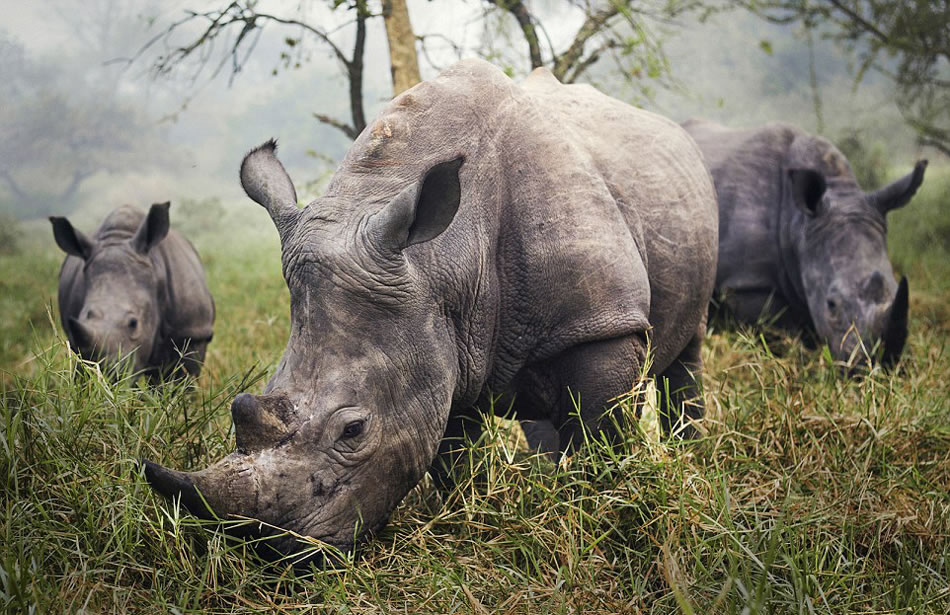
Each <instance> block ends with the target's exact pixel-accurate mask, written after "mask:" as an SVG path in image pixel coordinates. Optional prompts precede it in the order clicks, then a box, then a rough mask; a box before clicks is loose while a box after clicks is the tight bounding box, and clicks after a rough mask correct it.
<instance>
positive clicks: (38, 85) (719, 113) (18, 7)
mask: <svg viewBox="0 0 950 615" xmlns="http://www.w3.org/2000/svg"><path fill="white" fill-rule="evenodd" d="M263 4H266V5H267V10H268V11H270V12H271V13H273V14H275V15H284V16H287V17H288V18H296V19H304V20H306V21H308V22H309V23H318V24H320V26H322V27H324V28H325V29H326V30H328V31H330V32H331V36H332V38H333V40H334V41H335V42H336V44H338V45H339V46H340V47H341V48H344V49H347V48H349V46H351V45H352V40H351V39H352V37H353V33H352V28H350V27H347V26H348V24H350V23H351V21H352V16H351V15H349V14H347V11H343V10H337V11H334V10H332V9H331V4H330V3H318V2H311V3H300V2H297V1H280V0H271V1H270V2H261V3H259V6H262V5H263ZM223 5H226V3H221V2H207V1H202V0H195V1H187V0H180V1H175V2H156V1H154V0H132V1H125V2H122V1H118V0H88V1H87V2H84V3H82V4H77V3H74V2H66V1H65V0H45V1H41V2H30V3H25V2H15V1H13V0H0V7H2V12H3V14H4V15H5V17H6V19H5V20H4V22H3V24H2V25H0V88H2V91H3V95H2V98H0V224H7V225H9V224H14V222H13V221H12V220H13V219H17V220H21V221H26V220H33V219H39V218H43V217H45V216H48V215H52V214H56V215H66V214H69V215H71V216H72V217H73V218H74V220H75V221H76V222H77V225H78V226H80V227H81V228H84V229H88V230H89V231H91V230H93V229H94V228H95V226H96V225H97V224H98V222H99V220H100V219H101V218H102V216H103V215H104V214H105V213H106V212H107V211H109V210H111V209H113V208H114V207H116V206H118V205H121V204H123V203H131V204H135V205H138V206H140V207H147V206H148V205H149V204H151V203H153V202H161V201H166V200H170V201H172V220H173V222H174V221H175V217H176V207H175V206H176V204H182V203H191V204H192V205H194V204H195V203H205V204H208V205H207V206H208V207H210V208H214V210H215V211H219V212H227V213H229V214H230V213H234V212H238V213H240V212H244V211H246V212H248V213H249V214H250V212H252V211H253V212H256V211H257V209H258V208H257V206H256V205H255V204H253V203H252V202H251V201H250V200H249V199H248V198H247V197H245V196H244V195H243V192H242V191H241V188H240V184H239V182H238V166H239V164H240V161H241V158H242V157H243V155H244V153H245V152H246V151H247V150H249V149H250V148H252V147H254V146H255V145H257V144H259V143H261V142H262V141H264V140H266V139H268V138H270V137H277V138H278V139H279V141H280V147H281V159H282V161H283V162H284V164H285V165H286V167H287V169H288V171H289V172H290V174H291V176H292V177H294V179H295V181H296V182H297V183H298V190H299V191H300V194H299V196H300V198H301V199H303V200H309V198H312V197H314V196H316V195H317V194H319V192H320V190H321V188H322V186H323V184H324V183H325V181H326V180H327V179H328V177H329V175H330V174H331V173H332V171H333V169H334V168H335V166H336V164H337V163H338V161H339V160H340V159H341V158H342V156H343V154H344V153H345V151H346V149H347V147H348V146H349V144H350V140H349V139H348V138H347V137H346V136H345V135H344V134H342V133H341V132H340V131H339V130H336V129H334V128H333V127H331V126H329V125H327V124H325V123H321V122H318V121H317V120H316V119H314V117H313V114H314V113H322V114H326V115H329V116H333V117H339V118H345V117H346V116H347V113H348V100H347V94H346V92H347V87H348V84H347V81H346V80H345V78H344V77H343V75H342V74H341V71H340V65H339V62H338V61H337V60H336V58H334V57H333V55H332V54H331V53H330V51H329V50H328V48H327V47H325V46H320V45H318V44H315V43H312V42H311V43H310V44H306V45H304V44H300V43H296V44H293V45H291V44H288V42H287V39H288V38H293V37H296V36H299V35H300V31H299V28H298V29H294V28H293V27H276V25H275V24H269V25H267V26H265V27H264V28H262V29H260V30H259V31H258V33H256V34H255V36H257V35H259V38H258V39H257V41H256V44H255V45H256V46H255V47H254V49H253V52H252V53H250V54H248V55H247V57H246V62H245V63H244V64H243V66H241V69H240V71H239V72H237V73H233V72H232V66H231V64H230V63H229V62H230V60H229V59H228V57H227V55H226V54H225V53H224V51H225V49H224V47H223V45H222V44H220V43H218V44H217V47H215V46H213V45H212V46H208V48H207V49H204V50H202V52H201V54H200V57H199V58H198V59H197V60H195V59H191V60H189V61H188V62H185V63H182V64H181V65H180V66H179V67H178V68H177V69H176V70H174V71H172V72H171V73H169V74H165V75H158V76H157V75H155V73H154V71H153V70H152V67H153V66H154V63H155V61H156V59H157V58H158V57H159V56H161V55H162V54H163V53H167V51H168V49H169V48H170V47H169V46H170V45H171V46H174V45H175V44H183V43H185V42H187V41H188V40H189V36H194V35H195V34H196V33H197V32H199V30H198V28H197V24H188V25H187V26H186V27H185V28H183V29H182V30H180V31H177V32H175V33H174V36H173V37H171V38H169V40H168V41H163V40H159V41H158V42H156V43H155V44H153V45H151V46H149V47H147V48H146V43H148V42H149V41H150V40H152V39H154V38H155V37H157V36H159V35H160V34H161V32H162V31H164V30H165V28H167V27H168V25H169V24H171V23H173V22H175V21H177V20H180V19H182V18H183V17H184V16H185V15H186V10H189V9H198V10H201V9H207V8H210V7H221V6H223ZM408 5H409V12H410V16H411V19H412V26H413V28H414V30H415V32H416V34H417V35H418V36H422V37H425V39H424V40H425V46H424V49H423V51H422V53H420V55H419V64H420V68H421V71H422V78H423V79H426V78H430V77H433V76H434V75H436V74H437V73H438V71H439V70H440V69H441V68H444V67H446V66H448V65H450V64H451V63H452V62H454V61H455V60H457V59H458V58H459V57H471V56H475V55H481V56H483V57H487V58H488V59H490V60H492V61H493V62H495V63H496V64H498V65H499V66H501V67H502V68H504V69H505V70H506V71H507V72H509V74H511V75H512V76H513V77H516V78H518V77H521V76H523V75H525V74H527V72H528V69H529V68H530V65H529V64H528V63H527V62H526V61H525V60H524V58H525V52H524V49H523V47H524V39H522V38H520V37H519V32H518V31H517V24H516V23H515V22H514V20H513V19H512V18H511V16H510V15H508V14H505V13H501V12H495V13H491V14H489V13H487V11H486V9H485V6H484V4H483V3H480V2H478V1H476V0H467V1H465V0H444V1H439V2H432V1H429V0H409V3H408ZM531 6H532V10H533V11H534V12H535V13H536V14H537V15H539V16H541V20H542V21H543V22H544V24H545V27H546V30H545V35H546V36H547V37H548V38H550V39H551V40H552V41H553V43H554V45H555V46H563V45H564V44H567V43H568V42H569V41H570V39H571V37H572V36H573V33H575V32H576V31H577V29H578V27H579V26H580V24H581V23H582V22H583V19H584V14H583V12H582V11H580V10H579V9H578V8H577V7H576V6H572V5H570V4H567V3H563V2H554V1H546V2H545V1H541V2H535V3H533V4H532V5H531ZM645 22H646V24H647V27H648V31H649V33H650V36H651V37H652V40H653V41H654V43H655V44H657V45H659V46H660V47H661V48H662V50H663V52H664V53H665V55H666V63H667V66H668V68H669V71H668V73H667V72H664V71H662V70H661V71H659V73H660V74H653V73H652V71H650V70H647V71H645V72H643V73H641V74H632V75H631V74H629V73H627V74H622V72H623V69H622V67H619V66H618V65H617V64H616V63H612V62H610V61H608V60H606V59H604V60H601V61H600V62H598V63H596V64H594V65H593V66H592V67H591V69H590V70H589V71H588V72H586V73H585V74H584V75H583V77H582V78H581V79H580V81H587V82H590V83H593V84H594V85H596V86H597V87H598V88H599V89H601V90H603V91H604V92H606V93H608V94H610V95H613V96H616V97H618V98H620V99H622V100H625V101H628V102H631V103H633V104H637V105H639V106H642V107H644V108H647V109H650V110H653V111H656V112H659V113H661V114H664V115H667V116H669V117H671V118H673V119H675V120H677V121H682V120H685V119H687V118H689V117H705V118H708V119H715V120H719V121H722V122H724V123H726V124H730V125H733V126H754V125H760V124H763V123H765V122H768V121H774V120H781V121H786V122H790V123H793V124H796V125H798V126H801V127H802V128H805V129H807V130H810V131H813V132H819V133H821V134H824V135H825V136H827V137H829V138H831V139H832V140H833V141H835V142H837V143H839V145H841V144H842V143H843V142H844V143H845V145H847V147H844V146H843V149H845V151H846V153H849V154H851V153H852V151H849V150H854V149H855V148H858V149H859V150H860V151H861V152H862V155H866V156H871V157H876V158H877V159H879V160H880V161H881V162H882V164H885V165H890V166H896V167H898V168H904V167H906V168H907V169H909V168H910V167H911V165H912V164H913V162H914V160H915V159H916V158H917V157H918V156H923V155H926V156H928V157H930V158H931V159H933V158H935V157H937V153H936V152H935V151H930V152H922V150H921V149H920V148H919V147H918V146H916V145H915V143H916V142H915V139H914V133H913V131H912V130H911V129H910V128H908V127H907V126H906V125H905V123H904V122H903V120H902V118H901V115H900V113H899V112H898V110H897V107H896V105H895V93H894V88H895V86H894V85H893V83H892V82H890V81H888V80H887V79H884V78H882V77H881V76H879V75H878V74H876V73H874V72H868V73H867V74H865V75H864V76H863V78H862V79H861V80H860V82H857V81H856V79H855V74H856V67H855V60H854V58H853V57H850V56H849V55H848V54H847V53H846V52H844V51H842V49H841V48H840V47H838V46H836V45H834V44H833V43H831V42H829V41H826V40H824V39H822V38H821V37H818V36H811V37H809V36H808V34H807V32H804V31H803V30H802V29H801V28H796V27H794V26H780V25H774V24H770V23H767V22H765V21H763V20H761V19H759V18H757V17H756V16H754V15H751V14H748V13H746V12H740V11H728V12H723V13H718V14H712V15H711V16H709V17H708V18H707V19H704V20H701V19H700V18H699V16H697V15H695V14H694V15H689V16H686V17H681V18H678V19H677V20H676V21H675V22H669V23H662V22H661V21H658V20H654V21H650V20H649V19H645ZM809 39H810V41H809ZM366 40H367V43H366V56H365V65H364V73H363V82H364V100H365V102H366V117H367V121H371V120H372V118H373V117H374V116H375V114H376V113H377V112H378V111H379V109H380V108H381V107H382V106H383V105H384V104H385V103H386V102H387V101H388V100H389V99H390V97H391V96H392V82H391V78H390V67H389V57H388V47H387V43H386V36H385V32H384V29H383V23H382V20H381V19H371V20H368V21H367V39H366ZM865 187H866V188H873V187H875V186H865ZM251 215H252V216H254V215H253V214H251ZM253 219H254V220H255V221H258V220H263V221H266V217H263V218H260V219H258V218H257V217H256V216H254V217H253ZM255 223H256V222H255ZM53 248H54V246H53V245H52V242H51V249H53Z"/></svg>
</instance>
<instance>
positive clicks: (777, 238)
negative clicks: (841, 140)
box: [683, 120, 927, 367]
mask: <svg viewBox="0 0 950 615" xmlns="http://www.w3.org/2000/svg"><path fill="white" fill-rule="evenodd" d="M683 127H684V128H685V129H686V130H687V132H689V133H690V134H691V135H692V136H693V138H694V139H695V140H696V143H697V144H698V145H699V147H700V149H701V150H702V151H703V155H704V156H705V158H706V163H707V164H708V166H709V169H710V171H711V172H712V175H713V180H714V182H715V184H716V192H717V194H718V197H719V270H718V271H717V273H716V295H717V298H718V301H719V303H720V304H721V306H722V307H724V308H725V309H726V311H727V313H729V314H731V315H732V316H733V317H734V318H735V319H736V320H738V321H739V322H745V323H752V324H754V323H756V322H760V321H762V320H768V321H773V322H774V323H775V324H777V325H778V326H780V327H783V328H786V329H789V330H792V331H797V332H817V334H818V336H819V338H820V339H821V341H822V342H823V343H827V344H828V346H829V347H830V350H831V353H832V356H833V357H834V358H835V360H837V361H840V362H842V363H847V364H848V365H849V366H851V367H856V366H858V365H862V364H864V363H865V362H866V361H867V359H868V358H873V357H871V355H872V354H873V352H872V351H873V349H874V347H875V345H877V344H878V343H879V342H880V344H879V345H880V348H881V353H880V354H881V358H882V362H883V364H884V365H885V366H887V365H890V364H893V363H894V362H895V361H896V360H897V359H898V358H899V356H900V353H901V351H902V349H903V347H904V342H905V340H906V337H907V311H908V290H907V279H906V278H901V281H900V283H898V282H897V280H896V279H895V278H894V272H893V270H892V268H891V263H890V261H889V260H888V256H887V235H886V232H887V221H886V215H887V213H888V212H889V211H891V210H894V209H897V208H898V207H903V206H904V205H906V204H907V203H908V202H909V201H910V199H911V197H913V196H914V193H915V192H916V191H917V189H918V188H919V187H920V185H921V182H923V179H924V170H925V169H926V168H927V161H926V160H921V161H920V162H918V163H917V164H916V166H915V167H914V170H913V171H912V172H911V173H910V174H908V175H907V176H905V177H904V178H902V179H899V180H897V181H896V182H894V183H893V184H891V185H889V186H886V187H884V188H881V189H880V190H877V191H875V192H864V191H863V190H862V189H861V187H860V186H859V185H858V182H857V180H855V177H854V174H853V173H852V171H851V166H850V165H849V164H848V161H847V159H846V158H845V156H844V155H843V154H842V153H841V152H840V151H838V149H837V148H836V147H835V146H834V145H832V144H831V143H830V142H828V141H827V140H826V139H824V138H822V137H816V136H813V135H810V134H807V133H805V132H803V131H801V130H799V129H797V128H795V127H793V126H789V125H786V124H769V125H767V126H765V127H763V128H758V129H750V130H733V129H729V128H726V127H723V126H720V125H718V124H715V123H712V122H706V121H699V120H690V121H687V122H685V123H684V124H683Z"/></svg>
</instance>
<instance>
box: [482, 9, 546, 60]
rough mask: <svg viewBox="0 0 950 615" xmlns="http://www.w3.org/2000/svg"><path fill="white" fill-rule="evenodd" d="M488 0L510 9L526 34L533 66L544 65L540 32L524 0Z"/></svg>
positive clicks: (525, 37)
mask: <svg viewBox="0 0 950 615" xmlns="http://www.w3.org/2000/svg"><path fill="white" fill-rule="evenodd" d="M488 2H489V3H491V4H494V5H495V6H497V7H498V8H500V9H502V10H505V11H508V12H509V13H511V14H512V16H513V17H514V18H515V20H516V21H517V22H518V25H519V26H520V27H521V32H522V33H523V34H524V39H525V41H526V42H527V43H528V57H529V58H530V60H531V68H532V69H534V68H538V67H539V66H543V65H544V63H543V62H542V61H541V46H540V45H539V44H538V32H537V30H535V27H534V19H533V18H532V17H531V13H529V12H528V7H526V6H525V5H524V2H522V1H521V0H488Z"/></svg>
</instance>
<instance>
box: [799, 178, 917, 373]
mask: <svg viewBox="0 0 950 615" xmlns="http://www.w3.org/2000/svg"><path fill="white" fill-rule="evenodd" d="M926 167H927V161H926V160H922V161H920V162H918V163H917V165H916V166H915V168H914V170H913V171H912V172H911V173H909V174H908V175H907V176H905V177H903V178H902V179H899V180H897V181H896V182H894V183H893V184H891V185H889V186H887V187H885V188H882V189H880V190H877V191H876V192H871V193H865V192H863V191H862V190H861V189H860V188H859V187H858V185H857V182H855V181H854V179H853V177H852V176H851V175H850V170H849V171H848V173H847V174H844V176H840V177H827V176H826V175H824V174H822V173H821V172H819V171H816V170H813V169H800V168H795V169H790V170H788V171H787V180H788V181H787V182H786V183H787V186H788V190H787V191H786V198H790V199H791V200H792V201H793V202H794V204H795V205H796V206H797V207H798V208H800V210H801V211H802V212H804V216H803V226H804V228H803V233H802V234H801V235H800V237H802V240H801V241H800V242H799V243H798V250H797V252H798V253H797V255H796V256H795V257H794V258H796V259H797V261H798V267H799V269H800V272H801V282H802V287H803V288H802V290H803V292H804V295H805V298H806V300H807V304H808V311H809V313H810V315H811V318H812V322H813V323H814V325H815V329H816V330H817V332H818V334H819V336H820V337H821V338H822V339H823V341H825V342H826V343H827V344H828V345H829V347H830V349H831V352H832V356H834V358H835V360H837V361H842V362H845V363H848V364H849V365H850V366H852V367H854V366H857V365H860V364H863V363H865V362H866V361H867V359H868V358H874V357H872V356H871V355H872V354H873V353H872V351H873V349H874V348H875V346H877V347H878V348H880V353H881V355H880V356H881V360H882V362H883V363H884V364H885V366H886V365H890V364H892V363H894V362H896V360H897V359H898V358H899V356H900V353H901V351H902V350H903V346H904V342H905V340H906V337H907V312H908V286H907V279H906V278H902V279H901V280H900V282H898V281H897V280H896V279H895V277H894V273H893V269H892V268H891V263H890V260H889V259H888V255H887V223H886V219H885V218H886V215H887V213H888V212H889V211H891V210H894V209H897V208H899V207H903V206H904V205H906V204H907V203H908V202H909V201H910V199H911V197H913V195H914V193H915V192H916V191H917V189H918V188H919V187H920V185H921V182H922V181H923V177H924V170H925V169H926Z"/></svg>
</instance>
